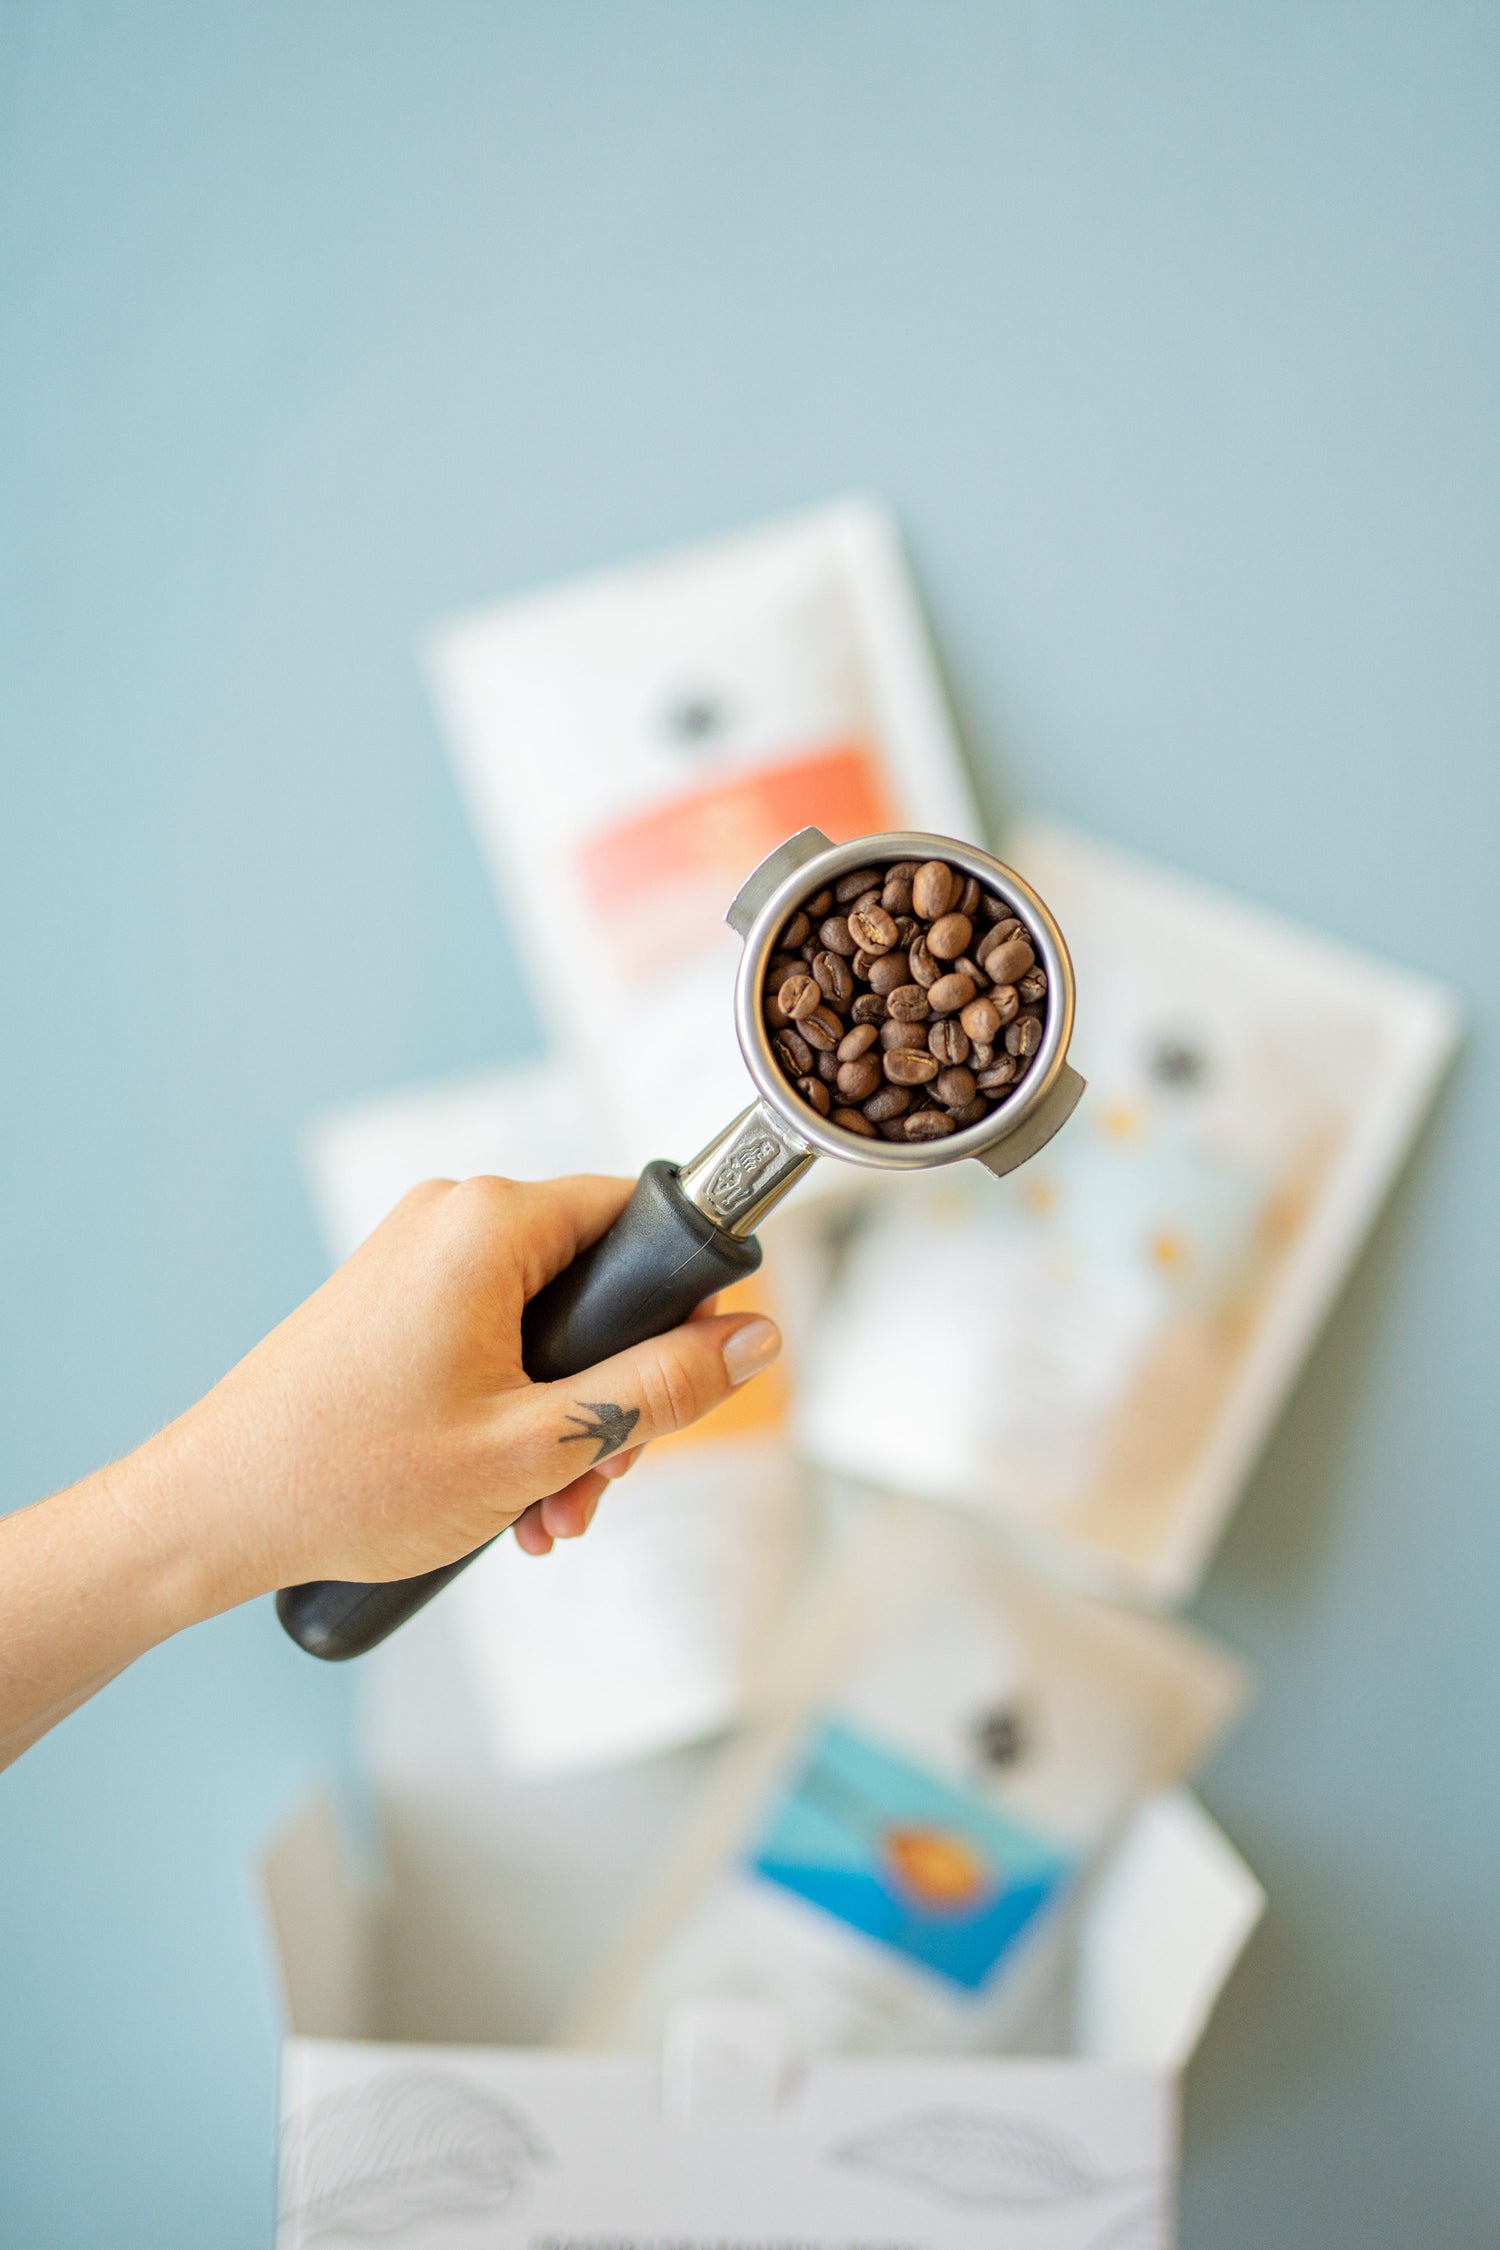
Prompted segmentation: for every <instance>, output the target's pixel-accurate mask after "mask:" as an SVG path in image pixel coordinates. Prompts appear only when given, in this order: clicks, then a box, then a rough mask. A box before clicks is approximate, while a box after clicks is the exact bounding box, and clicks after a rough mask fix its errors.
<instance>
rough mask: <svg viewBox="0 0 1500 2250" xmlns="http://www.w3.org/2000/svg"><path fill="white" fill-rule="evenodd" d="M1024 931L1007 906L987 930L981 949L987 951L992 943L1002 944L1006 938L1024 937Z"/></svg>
mask: <svg viewBox="0 0 1500 2250" xmlns="http://www.w3.org/2000/svg"><path fill="white" fill-rule="evenodd" d="M1025 935H1026V932H1025V930H1024V929H1023V927H1022V926H1021V924H1020V923H1019V922H1018V921H1017V920H1016V918H1015V916H1014V914H1012V913H1011V911H1010V908H1009V907H1007V908H1006V910H1005V912H1004V913H1003V914H1002V915H1001V917H1000V919H999V921H998V922H997V923H996V924H995V926H994V928H993V929H992V930H987V931H986V932H985V936H984V943H983V946H982V947H981V951H983V952H985V953H988V952H989V949H990V947H991V946H992V945H1003V944H1004V943H1005V940H1006V939H1007V938H1013V937H1025Z"/></svg>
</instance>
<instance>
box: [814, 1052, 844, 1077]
mask: <svg viewBox="0 0 1500 2250" xmlns="http://www.w3.org/2000/svg"><path fill="white" fill-rule="evenodd" d="M813 1065H814V1067H815V1069H816V1070H817V1073H818V1076H819V1077H820V1078H821V1079H823V1080H824V1082H825V1083H826V1084H827V1085H829V1086H831V1085H832V1084H833V1082H834V1080H835V1079H836V1078H837V1077H838V1074H839V1056H838V1049H837V1048H836V1047H825V1048H824V1050H823V1052H822V1054H821V1055H814V1057H813Z"/></svg>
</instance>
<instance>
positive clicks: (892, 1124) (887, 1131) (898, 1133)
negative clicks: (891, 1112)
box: [880, 1117, 906, 1141]
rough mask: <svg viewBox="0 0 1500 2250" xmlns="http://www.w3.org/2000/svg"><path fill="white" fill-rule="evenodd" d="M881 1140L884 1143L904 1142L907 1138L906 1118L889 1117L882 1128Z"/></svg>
mask: <svg viewBox="0 0 1500 2250" xmlns="http://www.w3.org/2000/svg"><path fill="white" fill-rule="evenodd" d="M880 1138H881V1139H882V1140H883V1141H904V1140H905V1138H906V1119H905V1118H904V1117H888V1118H887V1119H886V1121H885V1123H884V1124H883V1125H882V1126H881V1128H880Z"/></svg>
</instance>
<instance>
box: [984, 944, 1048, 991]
mask: <svg viewBox="0 0 1500 2250" xmlns="http://www.w3.org/2000/svg"><path fill="white" fill-rule="evenodd" d="M1035 960H1036V955H1035V954H1034V953H1033V952H1032V950H1031V947H1030V946H1029V945H1028V944H1027V942H1026V940H1025V938H1023V937H1013V938H1004V939H1002V941H1001V943H1000V944H999V945H992V946H991V947H990V949H989V951H988V953H986V955H985V957H984V964H983V965H984V973H985V975H986V976H987V977H988V978H989V980H990V982H991V984H1014V983H1015V981H1016V979H1017V977H1023V976H1025V974H1026V971H1027V970H1028V969H1029V968H1030V967H1031V966H1032V964H1033V963H1034V962H1035Z"/></svg>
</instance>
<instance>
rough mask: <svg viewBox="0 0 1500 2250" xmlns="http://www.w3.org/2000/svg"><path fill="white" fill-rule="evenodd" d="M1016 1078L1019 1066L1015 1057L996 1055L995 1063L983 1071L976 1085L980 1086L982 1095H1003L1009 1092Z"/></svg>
mask: <svg viewBox="0 0 1500 2250" xmlns="http://www.w3.org/2000/svg"><path fill="white" fill-rule="evenodd" d="M1016 1076H1017V1064H1016V1058H1015V1056H1014V1055H996V1057H995V1059H994V1061H993V1062H992V1063H991V1064H990V1065H989V1066H988V1068H987V1069H985V1070H982V1071H981V1072H980V1073H979V1076H978V1078H977V1079H976V1080H975V1084H976V1085H977V1086H978V1088H979V1091H980V1093H981V1094H1003V1093H1006V1092H1008V1090H1009V1089H1010V1087H1011V1086H1012V1085H1013V1084H1014V1082H1015V1079H1016Z"/></svg>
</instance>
